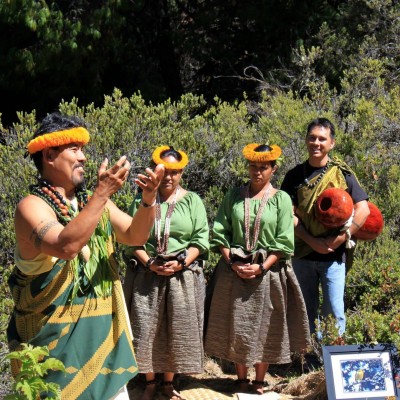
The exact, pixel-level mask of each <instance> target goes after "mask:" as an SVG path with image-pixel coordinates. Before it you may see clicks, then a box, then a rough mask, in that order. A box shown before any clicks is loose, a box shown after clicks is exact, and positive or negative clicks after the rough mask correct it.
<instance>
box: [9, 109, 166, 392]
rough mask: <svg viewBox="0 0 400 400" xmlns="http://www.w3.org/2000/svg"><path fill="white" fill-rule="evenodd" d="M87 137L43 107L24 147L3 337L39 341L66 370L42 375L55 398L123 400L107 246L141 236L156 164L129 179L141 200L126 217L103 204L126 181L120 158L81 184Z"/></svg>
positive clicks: (129, 366) (125, 330)
mask: <svg viewBox="0 0 400 400" xmlns="http://www.w3.org/2000/svg"><path fill="white" fill-rule="evenodd" d="M88 142H89V132H88V131H87V130H86V128H85V127H84V124H83V122H82V121H81V120H79V119H78V118H75V117H69V116H66V115H62V114H59V113H53V114H50V115H48V116H47V117H45V118H44V119H43V121H42V123H41V125H40V127H39V129H38V130H37V131H36V133H35V135H34V137H33V139H32V140H31V141H30V142H29V144H28V152H29V154H30V155H31V157H32V159H33V161H34V163H35V165H36V167H37V169H38V172H39V175H40V178H39V179H38V182H37V183H36V184H35V185H32V186H31V187H30V194H29V195H28V196H27V197H25V198H24V199H22V200H21V201H20V202H19V204H18V205H17V209H16V213H15V233H16V241H17V245H16V249H15V264H16V268H15V269H14V271H13V272H12V275H11V277H10V279H9V285H10V289H11V293H12V297H13V299H14V303H15V308H14V311H13V314H12V318H11V321H10V324H9V327H8V331H7V333H8V341H9V347H10V350H11V351H13V350H15V349H18V348H19V347H20V345H21V344H22V343H29V344H31V345H33V346H48V348H49V350H50V356H51V357H55V358H56V359H58V360H60V361H62V362H63V364H64V366H65V369H66V372H61V371H50V373H49V374H48V375H47V376H46V378H45V379H46V380H47V381H48V382H53V383H57V384H59V385H60V387H61V396H62V398H65V399H105V400H108V399H114V398H118V399H128V398H129V397H128V394H127V392H126V388H125V385H126V383H127V382H128V381H129V380H130V379H131V378H132V377H133V376H135V375H136V374H137V367H136V360H135V356H134V350H133V346H132V335H131V331H130V324H129V322H128V320H127V314H126V307H125V303H124V298H123V293H122V288H121V283H120V281H119V275H118V266H117V264H116V261H115V258H114V255H113V243H114V239H115V240H117V241H118V242H120V243H123V244H129V245H136V246H137V245H143V244H144V243H145V242H146V240H147V239H148V236H149V232H150V230H151V228H152V226H153V223H154V217H155V211H154V209H155V208H154V205H155V203H156V193H157V188H158V186H159V184H160V181H161V179H162V177H163V174H164V169H163V166H159V167H157V168H156V169H155V170H154V171H152V170H151V169H146V172H147V174H146V175H145V174H139V175H138V178H137V179H136V180H135V182H136V183H137V185H138V186H140V187H141V188H142V190H143V196H142V198H143V201H142V204H141V207H140V209H139V211H138V212H137V213H136V214H135V217H134V218H132V217H130V216H129V215H128V214H126V213H124V212H123V211H121V210H120V209H119V208H118V207H117V206H116V205H115V204H114V203H113V202H112V201H111V200H110V197H111V196H112V195H113V194H114V193H116V192H117V191H118V190H119V189H120V188H121V187H122V186H123V184H124V183H125V181H126V179H127V177H128V174H129V169H130V164H129V162H128V161H127V159H126V157H125V156H124V157H121V158H120V159H119V160H118V161H117V162H116V163H115V164H114V165H113V166H112V167H111V168H108V160H107V159H105V160H104V161H103V162H102V164H101V166H100V168H99V171H98V182H97V186H96V188H95V190H94V191H93V193H90V192H88V191H87V190H86V188H85V185H84V172H85V171H84V167H85V162H86V157H85V155H84V153H83V148H84V146H85V145H86V144H87V143H88ZM12 370H13V373H16V372H18V365H17V364H16V363H14V364H12Z"/></svg>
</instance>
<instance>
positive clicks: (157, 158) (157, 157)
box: [151, 146, 189, 169]
mask: <svg viewBox="0 0 400 400" xmlns="http://www.w3.org/2000/svg"><path fill="white" fill-rule="evenodd" d="M166 150H172V148H171V147H170V146H159V147H157V148H156V149H155V150H154V151H153V154H152V156H151V157H152V159H153V161H154V162H155V164H156V165H158V164H163V165H164V166H165V168H166V169H183V168H185V167H186V165H187V164H188V162H189V159H188V156H187V154H186V153H185V152H184V151H182V150H176V151H177V152H178V153H179V154H180V155H181V160H180V161H178V162H174V163H170V162H165V161H164V160H163V159H162V158H161V155H162V153H164V152H165V151H166Z"/></svg>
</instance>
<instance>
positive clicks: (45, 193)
mask: <svg viewBox="0 0 400 400" xmlns="http://www.w3.org/2000/svg"><path fill="white" fill-rule="evenodd" d="M30 192H31V193H32V194H34V195H36V196H38V197H40V198H41V199H42V200H44V201H45V202H46V203H47V204H49V205H50V207H51V208H52V209H53V211H54V212H55V213H56V215H57V219H58V220H59V222H60V223H61V224H62V225H64V226H65V225H67V224H68V222H70V221H71V220H72V218H73V217H74V216H75V214H76V211H77V210H76V209H75V207H74V206H73V205H72V204H70V205H68V203H67V201H66V200H65V199H64V197H63V196H62V194H61V193H60V192H58V191H57V190H56V189H55V188H54V187H53V186H51V185H50V184H49V183H48V182H47V181H45V180H44V179H40V180H39V183H38V184H37V185H32V186H31V187H30ZM75 196H76V198H77V199H78V210H79V211H80V210H82V208H83V207H84V206H85V204H86V203H87V202H88V200H89V197H88V194H87V192H86V190H76V191H75Z"/></svg>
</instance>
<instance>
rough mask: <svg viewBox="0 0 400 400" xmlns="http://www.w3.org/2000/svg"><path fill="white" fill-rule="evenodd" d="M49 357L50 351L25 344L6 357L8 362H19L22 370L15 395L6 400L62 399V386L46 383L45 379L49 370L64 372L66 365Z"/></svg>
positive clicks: (16, 379) (16, 381)
mask: <svg viewBox="0 0 400 400" xmlns="http://www.w3.org/2000/svg"><path fill="white" fill-rule="evenodd" d="M46 356H47V357H48V356H49V349H48V348H47V347H46V346H44V347H33V346H31V345H26V344H23V349H22V350H19V351H13V352H11V353H10V354H8V355H7V356H6V358H7V359H8V360H17V361H18V362H19V363H20V364H21V368H20V371H19V373H18V374H17V376H16V377H15V382H14V383H13V393H12V394H9V395H7V396H6V397H5V398H4V400H36V399H38V398H42V396H44V395H45V396H46V398H52V399H59V400H60V399H61V390H60V385H58V384H56V383H51V382H46V381H45V380H44V379H43V377H44V376H45V375H46V373H47V372H48V371H49V370H57V371H64V370H65V368H64V365H63V363H62V362H61V361H59V360H57V359H55V358H52V357H50V358H46V359H44V358H45V357H46Z"/></svg>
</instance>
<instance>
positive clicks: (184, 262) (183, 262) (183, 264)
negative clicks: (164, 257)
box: [180, 259, 187, 269]
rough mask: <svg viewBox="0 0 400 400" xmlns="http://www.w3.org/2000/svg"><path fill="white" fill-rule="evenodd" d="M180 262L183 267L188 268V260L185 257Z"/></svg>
mask: <svg viewBox="0 0 400 400" xmlns="http://www.w3.org/2000/svg"><path fill="white" fill-rule="evenodd" d="M180 263H181V265H182V269H183V268H186V266H187V265H186V260H185V259H183V260H181V261H180Z"/></svg>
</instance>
